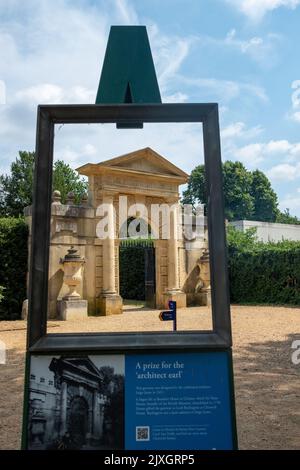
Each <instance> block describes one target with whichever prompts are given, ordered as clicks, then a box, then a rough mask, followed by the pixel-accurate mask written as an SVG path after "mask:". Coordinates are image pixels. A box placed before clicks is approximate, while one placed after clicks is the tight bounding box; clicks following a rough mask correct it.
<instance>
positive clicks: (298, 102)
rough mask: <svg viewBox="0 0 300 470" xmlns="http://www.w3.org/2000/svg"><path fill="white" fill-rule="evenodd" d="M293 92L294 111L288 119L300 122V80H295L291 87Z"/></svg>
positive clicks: (289, 114)
mask: <svg viewBox="0 0 300 470" xmlns="http://www.w3.org/2000/svg"><path fill="white" fill-rule="evenodd" d="M291 88H292V90H295V91H293V92H292V111H291V112H289V113H288V115H287V117H288V118H290V119H292V120H293V121H296V122H300V80H294V81H293V82H292V86H291Z"/></svg>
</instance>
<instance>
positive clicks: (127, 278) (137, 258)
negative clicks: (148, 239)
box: [119, 240, 145, 300]
mask: <svg viewBox="0 0 300 470" xmlns="http://www.w3.org/2000/svg"><path fill="white" fill-rule="evenodd" d="M119 256H120V295H121V297H123V299H134V300H145V249H144V246H143V245H142V244H141V245H140V246H139V245H138V244H137V243H136V241H130V240H128V241H127V242H126V243H124V242H123V243H122V244H121V245H120V253H119Z"/></svg>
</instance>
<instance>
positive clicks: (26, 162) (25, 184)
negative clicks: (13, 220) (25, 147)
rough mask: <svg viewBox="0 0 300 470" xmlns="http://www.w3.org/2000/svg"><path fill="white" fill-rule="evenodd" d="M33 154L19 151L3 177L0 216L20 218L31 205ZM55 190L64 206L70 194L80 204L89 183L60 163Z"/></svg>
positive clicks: (0, 183) (0, 180)
mask: <svg viewBox="0 0 300 470" xmlns="http://www.w3.org/2000/svg"><path fill="white" fill-rule="evenodd" d="M34 160H35V154H34V152H23V151H20V152H19V156H18V157H17V158H16V161H15V162H13V163H12V164H11V171H10V174H9V175H0V216H2V217H19V216H22V215H23V209H24V207H26V206H30V205H31V204H32V192H33V173H34ZM52 186H53V190H54V189H57V190H59V191H60V192H61V200H62V203H65V202H66V198H67V194H68V192H70V191H73V192H74V195H75V202H79V201H80V200H81V198H82V196H83V194H84V193H85V192H86V191H87V183H86V182H85V181H84V179H83V178H80V176H79V175H78V173H76V171H74V170H73V169H72V168H71V167H70V166H69V165H68V164H67V163H64V162H63V161H61V160H58V161H56V162H55V163H54V166H53V185H52Z"/></svg>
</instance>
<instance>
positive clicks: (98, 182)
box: [25, 148, 210, 413]
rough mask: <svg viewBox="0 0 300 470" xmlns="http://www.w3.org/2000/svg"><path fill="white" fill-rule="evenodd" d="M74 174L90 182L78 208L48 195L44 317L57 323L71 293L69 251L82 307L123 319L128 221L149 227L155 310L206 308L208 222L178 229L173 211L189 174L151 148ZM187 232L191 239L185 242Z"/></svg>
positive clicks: (71, 198)
mask: <svg viewBox="0 0 300 470" xmlns="http://www.w3.org/2000/svg"><path fill="white" fill-rule="evenodd" d="M77 171H78V172H79V173H80V174H81V175H85V176H87V177H88V184H89V194H88V197H86V198H85V199H84V200H83V201H82V202H81V204H79V205H76V204H75V203H74V196H73V194H72V193H69V195H68V200H67V202H66V204H62V203H61V201H60V194H59V192H58V191H54V193H53V203H52V213H51V234H50V254H49V256H50V259H49V294H48V295H49V302H48V317H49V318H52V319H54V318H61V315H62V314H61V312H62V311H63V309H62V302H65V300H66V297H67V296H68V292H69V290H70V283H69V286H68V285H66V282H64V279H67V276H66V274H65V273H64V266H63V260H64V259H65V256H66V254H67V253H68V250H69V251H70V247H72V248H71V249H72V250H77V253H78V255H79V257H80V259H82V260H84V266H83V269H82V271H81V272H82V275H81V276H82V278H81V282H80V285H79V283H78V285H77V288H76V290H77V293H78V294H79V296H80V297H79V298H80V299H81V300H83V299H84V300H86V301H87V310H88V314H89V315H111V314H120V313H122V306H123V300H122V298H121V296H120V290H119V285H120V281H119V246H120V243H121V242H122V240H123V237H124V227H126V228H127V227H128V220H134V219H135V220H138V221H141V220H142V221H143V222H144V224H145V226H146V227H147V226H148V227H150V231H151V235H152V238H153V247H154V258H155V299H154V306H155V307H156V308H164V307H165V306H166V303H167V301H168V300H176V302H177V307H178V308H180V307H185V306H189V305H206V304H207V303H209V301H210V275H209V256H208V242H207V226H206V218H205V217H204V214H203V209H202V219H203V227H202V228H203V230H202V231H197V230H196V228H195V221H194V220H193V217H192V218H191V220H190V222H187V223H186V222H185V224H184V229H183V216H182V213H181V211H180V205H179V186H180V185H182V184H185V183H186V182H187V180H188V175H187V174H186V173H185V172H184V171H182V170H181V169H179V168H177V167H176V166H175V165H173V164H172V163H170V162H169V161H168V160H166V159H165V158H164V157H163V156H161V155H159V154H158V153H157V152H155V151H154V150H152V149H151V148H144V149H141V150H137V151H135V152H132V153H129V154H126V155H123V156H120V157H117V158H113V159H110V160H106V161H103V162H101V163H98V164H94V163H88V164H86V165H83V166H81V167H80V168H78V169H77ZM125 206H126V208H127V211H126V210H125V211H124V207H125ZM132 208H134V210H133V209H132ZM153 208H154V209H153ZM157 208H158V209H157ZM164 213H166V214H167V217H168V220H169V222H168V224H167V223H166V222H165V219H163V217H164ZM124 214H125V215H124ZM25 216H26V218H27V221H28V224H29V226H30V225H31V207H27V208H26V209H25ZM104 221H105V223H106V224H107V227H108V229H107V230H108V231H110V233H109V236H106V237H103V236H102V235H103V234H102V235H101V233H100V232H101V230H102V228H103V225H104ZM167 226H168V227H167ZM166 227H167V228H168V230H167V232H168V233H167V234H166V233H164V232H165V231H166ZM102 232H103V230H102ZM125 232H127V230H125ZM187 232H189V233H192V234H193V235H192V236H187ZM29 245H30V237H29ZM79 271H80V270H78V272H79ZM72 302H73V303H74V301H73V300H72ZM64 316H65V318H67V316H66V314H65V313H64ZM74 406H75V405H74ZM76 407H77V408H78V409H80V410H81V413H84V405H83V403H81V404H80V403H79V402H78V403H77V404H76Z"/></svg>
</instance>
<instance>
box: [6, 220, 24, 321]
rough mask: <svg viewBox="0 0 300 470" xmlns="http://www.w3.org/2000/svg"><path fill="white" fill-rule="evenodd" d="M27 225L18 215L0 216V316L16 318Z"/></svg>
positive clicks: (18, 307)
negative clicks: (11, 216)
mask: <svg viewBox="0 0 300 470" xmlns="http://www.w3.org/2000/svg"><path fill="white" fill-rule="evenodd" d="M27 237H28V229H27V226H26V224H25V221H24V219H22V218H0V260H1V266H0V285H1V286H3V289H4V291H3V289H2V292H1V294H2V295H3V298H2V301H1V303H0V319H1V320H15V319H17V318H20V316H21V310H22V302H23V300H24V299H25V298H26V273H27V256H28V251H27V250H28V249H27Z"/></svg>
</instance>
